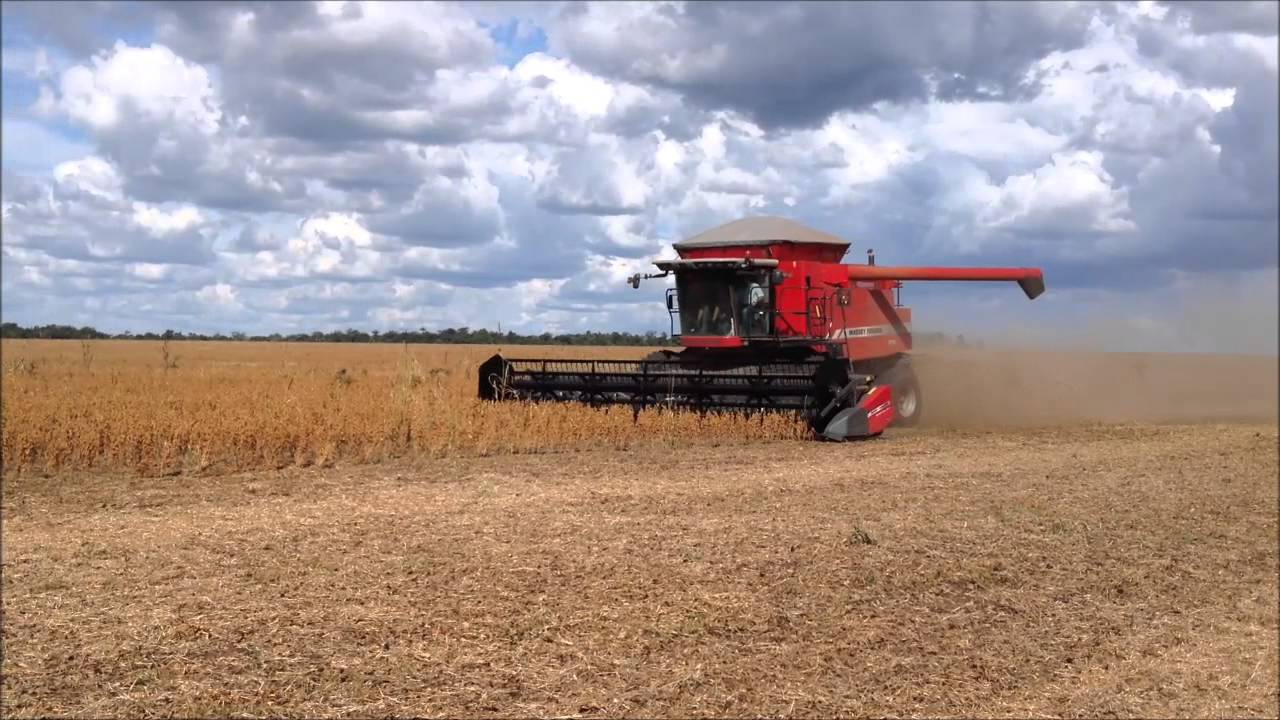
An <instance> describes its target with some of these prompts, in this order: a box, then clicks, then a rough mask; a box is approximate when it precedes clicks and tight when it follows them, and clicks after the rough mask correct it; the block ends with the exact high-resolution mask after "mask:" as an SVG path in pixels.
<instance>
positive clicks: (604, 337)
mask: <svg viewBox="0 0 1280 720" xmlns="http://www.w3.org/2000/svg"><path fill="white" fill-rule="evenodd" d="M0 338H11V339H22V340H200V341H222V342H329V343H379V342H380V343H419V344H447V345H500V344H504V345H631V346H672V345H675V344H676V342H675V339H674V338H672V337H671V336H669V335H667V334H666V333H656V332H653V331H649V332H646V333H643V334H641V333H629V332H594V331H588V332H580V333H549V332H544V333H541V334H538V335H523V334H520V333H515V332H511V331H509V330H508V331H507V332H505V333H503V332H495V331H492V330H486V329H479V330H472V329H471V328H468V327H461V328H445V329H443V330H427V329H426V328H419V329H417V330H387V331H379V330H373V331H367V332H366V331H364V330H356V329H347V330H331V331H328V332H320V331H315V332H310V333H271V334H267V335H261V334H259V335H250V334H247V333H243V332H232V333H228V334H224V333H213V334H207V333H196V332H186V333H184V332H179V331H176V330H165V331H163V332H158V333H157V332H145V333H134V332H129V331H125V332H121V333H106V332H102V331H101V330H98V329H96V328H93V327H89V326H87V325H86V326H83V327H75V326H73V325H35V326H32V327H24V326H22V325H18V324H17V323H13V322H6V323H0ZM913 339H914V340H915V341H916V342H917V343H920V344H933V343H946V342H956V343H958V344H960V345H964V344H965V340H964V336H963V335H960V336H958V337H957V338H955V339H952V338H950V337H948V336H947V335H946V334H945V333H941V332H926V333H920V332H917V333H913Z"/></svg>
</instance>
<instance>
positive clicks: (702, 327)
mask: <svg viewBox="0 0 1280 720" xmlns="http://www.w3.org/2000/svg"><path fill="white" fill-rule="evenodd" d="M674 247H675V250H676V253H677V254H678V255H679V259H676V260H662V261H658V262H657V263H655V264H656V265H657V266H658V269H659V270H661V271H662V272H660V273H657V274H652V275H643V276H642V275H635V276H634V277H632V278H630V280H629V283H630V284H631V285H632V286H633V287H639V285H640V281H641V280H642V279H649V278H661V277H666V276H668V275H671V274H674V275H675V287H674V288H670V289H668V290H667V310H668V313H669V315H670V318H671V334H672V335H673V336H675V337H678V338H679V341H680V344H681V345H682V346H683V349H682V350H680V351H678V352H676V351H666V350H664V351H659V352H655V353H653V354H651V355H649V356H648V357H647V358H645V359H643V360H635V361H631V360H552V359H546V360H542V359H538V360H531V359H515V358H512V359H508V358H504V357H502V356H501V355H494V356H493V357H491V358H489V359H488V360H487V361H485V362H484V364H482V365H481V366H480V370H479V385H480V387H479V395H480V397H481V398H483V399H486V400H527V401H559V402H580V403H586V404H589V405H596V406H603V405H625V406H629V407H632V408H634V409H636V410H637V411H638V410H639V409H641V408H645V407H677V408H688V409H693V410H698V411H722V410H727V411H745V412H760V411H781V412H793V413H796V414H798V415H800V416H801V417H803V418H804V419H805V420H806V421H807V422H808V423H809V426H810V427H811V428H812V429H813V431H814V432H815V434H816V435H817V436H818V437H821V438H827V439H832V440H844V439H846V438H854V437H869V436H875V435H879V434H880V433H881V432H882V431H883V430H884V429H885V428H886V427H888V426H889V425H890V424H895V425H914V424H915V423H917V422H918V421H919V419H920V414H921V410H922V407H923V406H922V402H921V399H922V395H921V392H920V385H919V382H918V381H917V379H916V376H915V373H914V371H913V370H912V368H911V362H910V352H911V349H912V341H911V310H910V309H909V308H906V307H904V306H903V305H902V304H901V302H900V297H899V296H900V292H899V291H900V288H901V287H902V283H903V282H904V281H911V280H925V281H1013V282H1016V283H1018V285H1019V286H1020V287H1021V288H1022V290H1023V292H1024V293H1026V295H1027V297H1028V298H1030V299H1034V298H1036V297H1038V296H1039V295H1040V294H1041V293H1043V292H1044V275H1043V273H1042V272H1041V271H1040V269H1038V268H948V267H887V266H877V265H876V264H875V255H874V253H872V251H870V250H868V251H867V263H866V264H865V265H862V264H859V265H846V264H841V262H840V260H841V258H842V257H844V254H845V253H846V252H847V251H848V249H849V243H848V242H845V241H844V240H841V239H840V238H838V237H835V236H833V235H828V234H827V233H824V232H820V231H818V230H814V229H812V228H809V227H805V226H804V225H801V224H799V223H796V222H793V221H791V220H787V219H785V218H776V217H754V218H745V219H742V220H736V221H734V222H731V223H728V224H725V225H721V226H719V227H716V228H713V229H711V230H708V231H706V232H704V233H701V234H699V235H696V236H694V237H692V238H689V239H688V240H685V241H683V242H679V243H676V244H675V246H674Z"/></svg>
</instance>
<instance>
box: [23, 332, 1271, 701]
mask: <svg viewBox="0 0 1280 720" xmlns="http://www.w3.org/2000/svg"><path fill="white" fill-rule="evenodd" d="M0 349H2V350H3V362H4V368H5V371H4V372H5V374H4V378H3V380H4V387H3V420H4V428H3V433H4V455H5V466H6V470H7V471H9V472H10V473H12V474H11V475H10V476H9V477H7V478H6V481H5V483H4V502H3V504H2V506H0V513H2V519H3V543H2V546H3V548H4V557H3V573H0V580H2V583H3V595H4V625H3V647H4V654H3V667H0V678H2V681H0V689H2V691H3V697H2V698H0V700H2V707H3V714H4V715H5V716H6V717H156V716H169V717H173V716H177V717H264V716H271V717H280V716H290V717H370V716H378V717H433V716H434V717H602V716H608V717H762V716H769V717H870V716H875V717H884V716H899V717H902V716H911V717H918V716H928V717H944V716H945V717H1276V715H1277V709H1278V708H1280V705H1278V704H1277V701H1278V700H1280V686H1278V685H1277V674H1276V672H1275V669H1276V667H1277V663H1280V643H1278V642H1277V640H1278V638H1280V634H1278V632H1280V617H1278V615H1277V600H1278V598H1277V587H1276V583H1275V579H1276V575H1275V573H1276V568H1277V563H1278V562H1280V557H1278V555H1277V548H1278V547H1280V544H1278V542H1280V536H1277V532H1278V529H1277V518H1276V513H1275V509H1276V503H1277V485H1276V473H1277V470H1278V467H1277V454H1276V447H1277V445H1276V443H1277V412H1278V408H1277V392H1276V390H1277V388H1276V379H1277V373H1276V369H1277V366H1276V359H1275V358H1265V357H1263V358H1257V357H1225V356H1192V355H1181V356H1176V355H1175V356H1170V355H1162V356H1157V355H1136V354H1102V353H1095V354H1087V353H1075V354H1068V353H999V352H985V353H984V352H973V351H963V350H954V349H952V350H945V351H944V350H938V351H936V352H933V351H928V352H925V353H922V354H921V355H920V356H918V357H917V360H916V362H917V368H918V371H919V373H920V377H921V383H922V386H923V388H924V391H923V398H924V403H925V405H924V413H925V423H924V425H923V426H922V427H920V428H912V429H896V428H891V429H890V430H889V431H888V432H886V433H885V435H884V436H883V437H882V438H880V439H878V440H874V441H870V442H861V443H845V444H833V443H832V444H827V443H816V442H809V441H807V440H804V441H795V440H785V439H783V440H780V438H796V437H800V436H802V435H803V433H802V432H801V428H799V427H797V426H796V424H794V423H792V422H789V421H787V420H785V419H783V418H772V419H766V420H764V421H761V420H752V421H741V420H738V421H734V420H731V419H729V418H719V419H708V420H701V419H699V418H698V417H697V416H694V415H683V414H661V415H659V414H645V415H643V416H642V417H641V418H640V420H639V422H638V423H636V422H633V420H632V417H631V414H630V413H629V412H626V411H623V412H613V413H603V412H596V411H592V410H590V409H587V408H581V407H574V406H562V405H548V406H540V407H526V406H521V405H499V406H492V405H486V404H483V403H480V402H478V401H477V400H475V399H474V397H473V396H474V394H475V385H476V374H475V368H476V366H477V365H478V364H479V363H480V361H481V360H483V359H484V358H485V357H486V356H487V355H488V354H489V353H491V352H493V350H494V349H495V348H484V347H446V346H412V347H410V348H408V349H407V350H406V349H405V348H403V347H399V346H387V345H359V346H356V345H310V344H298V345H258V344H248V343H223V344H217V343H175V344H173V345H172V346H170V347H169V348H168V350H169V351H170V352H171V353H176V355H177V360H176V367H174V366H173V365H174V364H175V363H174V360H173V357H172V356H171V357H169V359H168V363H166V361H165V358H164V356H163V350H162V347H161V345H160V344H158V343H144V342H127V343H109V342H104V343H95V344H92V345H90V346H88V351H89V352H90V353H91V357H90V356H89V355H86V354H82V352H84V351H83V350H82V346H81V345H80V344H79V343H76V342H12V343H11V342H5V343H4V344H3V346H0ZM504 351H505V354H510V355H517V356H518V355H528V356H561V357H566V356H568V357H572V356H578V357H584V356H592V357H609V356H613V357H626V356H632V357H634V356H636V355H639V354H643V353H644V352H646V351H645V350H643V349H622V348H565V347H556V348H538V347H517V348H504ZM166 364H168V365H170V367H169V368H168V369H167V370H166ZM714 444H721V445H722V447H719V448H715V447H710V446H711V445H714ZM544 450H547V451H564V450H573V451H575V452H562V453H559V454H552V453H551V452H545V453H543V452H539V451H544ZM578 451H580V452H578ZM513 453H514V454H513ZM422 460H427V461H425V462H424V461H422ZM361 461H380V462H376V463H375V462H368V463H362V462H361ZM331 464H336V465H337V467H324V466H325V465H331ZM237 469H242V471H237ZM177 472H203V473H215V472H216V473H220V474H221V475H220V477H218V478H216V479H209V480H207V481H199V482H193V481H189V480H188V479H187V478H185V477H178V478H171V477H139V476H138V475H139V474H142V475H152V476H154V475H158V474H168V473H177Z"/></svg>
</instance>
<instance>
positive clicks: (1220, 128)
mask: <svg viewBox="0 0 1280 720" xmlns="http://www.w3.org/2000/svg"><path fill="white" fill-rule="evenodd" d="M4 14H5V19H6V20H7V21H8V20H13V21H15V22H14V23H13V24H12V27H19V28H21V29H20V31H19V32H18V33H16V34H7V35H6V41H5V42H6V44H5V47H4V53H5V56H4V57H5V69H4V70H5V79H6V88H7V89H9V88H14V89H16V93H15V95H14V97H21V98H23V100H22V101H21V102H19V103H9V101H6V102H7V104H6V110H5V115H4V127H5V148H4V156H5V158H4V178H3V180H4V182H3V184H2V186H0V195H2V196H3V197H2V198H0V201H2V202H0V204H2V208H3V218H4V220H3V222H4V237H5V241H4V246H3V253H4V261H5V262H4V264H3V267H2V268H0V271H2V272H3V281H4V283H5V289H6V303H5V308H4V312H5V315H6V319H10V318H12V319H15V320H19V321H25V322H62V321H67V322H77V323H87V324H95V323H96V324H99V325H104V326H106V325H109V324H110V323H117V327H119V323H125V324H126V325H127V324H129V323H133V324H134V329H148V328H151V329H154V328H155V326H156V325H163V324H172V325H173V326H175V327H186V328H191V329H197V328H199V329H205V328H208V329H223V330H226V329H245V330H252V331H268V332H269V331H272V330H280V331H296V330H305V329H313V328H323V329H328V328H334V327H342V326H347V325H359V326H363V327H368V328H370V329H375V328H380V327H392V326H395V327H417V326H428V327H442V326H446V325H454V326H460V325H470V326H472V327H479V326H489V327H493V326H496V325H497V323H499V322H501V323H502V324H503V327H504V328H512V329H520V330H525V331H541V330H542V329H553V330H572V329H610V328H618V329H628V330H660V331H666V330H667V329H668V328H669V326H668V320H667V316H666V311H665V308H664V307H663V305H662V286H661V285H659V284H649V285H645V286H642V288H641V289H640V290H638V291H636V290H632V289H631V288H629V287H627V286H626V285H625V284H624V282H623V279H624V278H625V277H626V276H628V275H630V274H632V273H634V272H637V271H644V270H646V269H648V268H649V267H651V266H649V265H648V263H649V261H651V260H652V259H653V258H655V257H657V256H667V255H670V253H671V248H670V244H671V242H673V241H675V240H677V239H679V238H681V237H684V236H687V235H690V234H693V233H696V232H699V231H701V230H704V229H706V228H708V227H710V226H713V225H716V224H719V223H722V222H725V221H728V220H731V219H735V218H737V217H741V216H742V215H746V214H755V213H769V214H780V215H787V216H790V217H793V218H795V219H797V220H799V221H801V222H806V223H809V224H811V225H815V226H817V227H820V228H822V229H824V230H827V231H830V232H834V233H837V234H840V235H842V236H845V237H847V238H848V239H849V240H850V241H851V242H852V243H853V244H854V252H855V253H857V254H861V252H862V251H863V250H865V249H866V248H867V247H875V248H876V250H877V254H878V256H879V257H880V258H881V262H888V263H902V264H923V263H930V264H948V263H960V264H1016V265H1042V266H1044V268H1045V270H1046V273H1047V275H1048V277H1049V285H1050V288H1051V292H1050V293H1049V294H1047V295H1046V296H1045V298H1044V299H1043V300H1040V301H1037V302H1036V303H1031V304H1028V303H1025V301H1022V302H1021V303H1018V302H1015V301H1016V300H1019V297H1017V296H1016V295H1015V296H1014V297H1005V295H1007V293H1005V294H1001V293H1002V289H995V288H992V289H990V290H989V291H988V290H987V289H975V288H973V287H972V286H966V287H960V288H949V287H947V286H923V287H920V288H918V289H915V288H913V290H912V293H911V295H910V297H912V298H915V300H913V302H916V303H917V308H918V315H917V316H918V317H919V318H921V319H922V322H923V318H930V317H932V318H935V319H936V320H937V321H938V323H939V324H941V325H945V324H946V323H955V324H956V325H957V326H962V325H963V326H965V327H966V328H968V332H971V333H972V332H975V331H976V330H978V329H979V328H974V327H970V326H969V325H968V324H969V323H973V322H977V320H974V318H979V319H983V318H985V319H987V320H989V321H990V322H988V325H992V324H993V323H997V319H998V318H1005V320H1007V322H1009V323H1014V322H1021V319H1020V318H1023V317H1025V318H1036V317H1041V318H1058V319H1064V318H1068V317H1075V319H1076V320H1078V319H1079V318H1078V317H1076V316H1071V315H1070V313H1068V312H1066V311H1065V310H1062V309H1061V308H1064V307H1067V306H1068V305H1071V304H1072V303H1075V304H1078V305H1079V306H1080V307H1098V308H1102V307H1103V306H1104V305H1105V304H1106V303H1112V302H1121V300H1118V298H1123V304H1125V306H1127V307H1130V306H1131V307H1139V306H1141V307H1142V308H1143V310H1142V313H1145V314H1146V315H1150V316H1151V318H1154V319H1152V320H1151V322H1149V323H1147V324H1146V325H1144V327H1148V328H1161V327H1164V328H1168V327H1173V326H1174V325H1171V324H1170V323H1174V317H1173V314H1172V313H1173V312H1174V310H1173V309H1174V308H1181V307H1184V306H1183V305H1180V304H1179V303H1180V302H1181V301H1180V300H1179V301H1177V302H1175V299H1176V298H1184V297H1191V293H1192V290H1190V288H1199V287H1209V285H1205V284H1203V283H1201V284H1197V283H1199V282H1200V279H1202V278H1209V277H1212V278H1214V280H1213V282H1214V283H1218V284H1217V285H1213V287H1223V286H1226V285H1230V283H1231V282H1232V280H1231V279H1232V278H1237V277H1238V278H1240V279H1241V282H1242V283H1246V282H1247V283H1250V285H1249V287H1252V288H1254V289H1255V290H1254V291H1251V293H1252V294H1250V296H1249V297H1262V296H1264V295H1266V293H1267V292H1268V291H1269V288H1270V287H1271V286H1269V285H1267V284H1266V282H1262V281H1258V280H1256V277H1255V276H1254V275H1250V273H1256V272H1258V268H1264V269H1266V268H1274V267H1275V266H1276V264H1277V247H1276V246H1277V220H1276V216H1277V213H1278V212H1280V208H1278V207H1277V197H1278V196H1280V187H1278V183H1277V154H1278V153H1280V150H1278V148H1277V137H1280V127H1277V112H1276V105H1277V95H1276V87H1277V51H1276V29H1275V23H1276V18H1275V5H1274V3H1233V4H1216V3H1196V2H1175V3H1138V4H1134V5H1114V4H1094V3H1054V4H1048V3H1026V4H1017V3H986V2H947V3H933V4H925V3H920V4H910V5H894V4H848V5H841V4H823V3H806V4H796V3H791V4H782V3H778V4H742V3H718V2H700V3H679V2H672V3H665V2H664V3H599V4H579V3H573V4H568V3H563V4H562V3H547V4H532V3H505V2H479V3H466V4H450V3H429V2H428V3H364V2H317V3H311V2H297V3H262V2H231V3H218V4H212V3H163V2H157V3H148V4H143V5H125V4H121V3H86V4H82V5H78V6H76V12H70V13H65V12H62V13H60V12H54V11H52V10H49V9H47V8H46V7H45V6H39V5H37V4H33V3H25V4H9V5H6V6H5V7H4ZM543 38H545V40H546V42H545V43H544V42H542V40H543ZM23 138H25V139H23ZM46 140H47V141H48V142H46ZM28 146H31V147H28ZM35 146H39V148H38V149H37V148H36V147H35ZM855 257H856V256H855ZM1247 278H1254V279H1252V280H1249V279H1247ZM1205 282H1208V281H1207V280H1206V281H1205ZM1273 284H1274V283H1273ZM1139 292H1141V293H1144V294H1143V295H1141V297H1161V298H1164V301H1162V302H1158V303H1150V304H1145V305H1144V304H1142V303H1140V302H1137V301H1133V302H1130V301H1131V300H1133V296H1132V295H1131V294H1132V293H1139ZM1125 293H1130V294H1129V295H1126V294H1125ZM1102 298H1106V300H1103V299H1102ZM964 307H980V308H982V309H983V310H982V312H978V313H974V312H972V311H969V312H961V311H960V310H957V308H964ZM1099 312H1101V310H1099ZM1161 312H1164V315H1163V316H1162V315H1161ZM1177 312H1180V313H1182V314H1183V315H1187V314H1188V313H1189V312H1190V311H1189V310H1185V309H1184V310H1178V311H1177ZM1002 313H1003V314H1002ZM1019 313H1028V314H1027V315H1025V316H1023V315H1019ZM1035 313H1041V314H1043V315H1036V314H1035ZM1144 316H1145V315H1144ZM1161 318H1163V319H1161ZM1157 320H1159V322H1157ZM1030 321H1031V322H1035V321H1034V320H1030ZM1062 321H1063V322H1066V320H1062ZM1001 322H1003V321H1001ZM1055 322H1056V320H1055ZM1162 322H1163V323H1164V324H1163V325H1162V324H1161V323H1162ZM925 324H927V323H925ZM1175 325H1176V323H1175ZM121 329H123V328H121ZM941 329H946V328H945V327H943V328H941ZM1135 332H1136V331H1135ZM1161 333H1163V334H1161ZM1171 333H1172V334H1171ZM1133 337H1147V338H1149V339H1150V340H1151V342H1153V343H1157V342H1158V343H1165V344H1169V343H1175V342H1185V340H1178V339H1177V338H1181V337H1183V336H1179V335H1177V333H1173V332H1172V331H1168V330H1159V331H1157V330H1154V329H1153V330H1151V331H1150V332H1148V333H1147V335H1146V336H1143V335H1142V334H1141V333H1137V334H1135V335H1133ZM1223 342H1224V343H1228V344H1230V343H1231V342H1235V343H1236V344H1237V345H1240V346H1242V347H1243V346H1245V345H1247V344H1248V343H1244V341H1243V340H1240V341H1238V342H1237V341H1236V340H1234V339H1231V338H1228V339H1226V340H1223Z"/></svg>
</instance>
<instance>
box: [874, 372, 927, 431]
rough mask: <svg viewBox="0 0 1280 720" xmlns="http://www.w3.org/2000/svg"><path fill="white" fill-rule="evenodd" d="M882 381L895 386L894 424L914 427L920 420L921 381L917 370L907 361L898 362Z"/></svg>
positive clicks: (883, 376) (882, 377)
mask: <svg viewBox="0 0 1280 720" xmlns="http://www.w3.org/2000/svg"><path fill="white" fill-rule="evenodd" d="M881 381H882V382H884V383H885V384H887V385H889V386H890V387H891V388H893V412H894V415H895V416H896V417H895V418H894V421H893V424H894V425H896V426H898V427H913V426H915V425H916V424H918V423H919V422H920V410H921V409H922V403H921V399H920V382H919V381H918V380H916V374H915V371H913V370H912V369H911V366H910V365H908V364H906V363H898V364H897V365H894V366H893V367H891V368H889V370H888V371H887V372H885V374H884V375H882V376H881Z"/></svg>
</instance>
